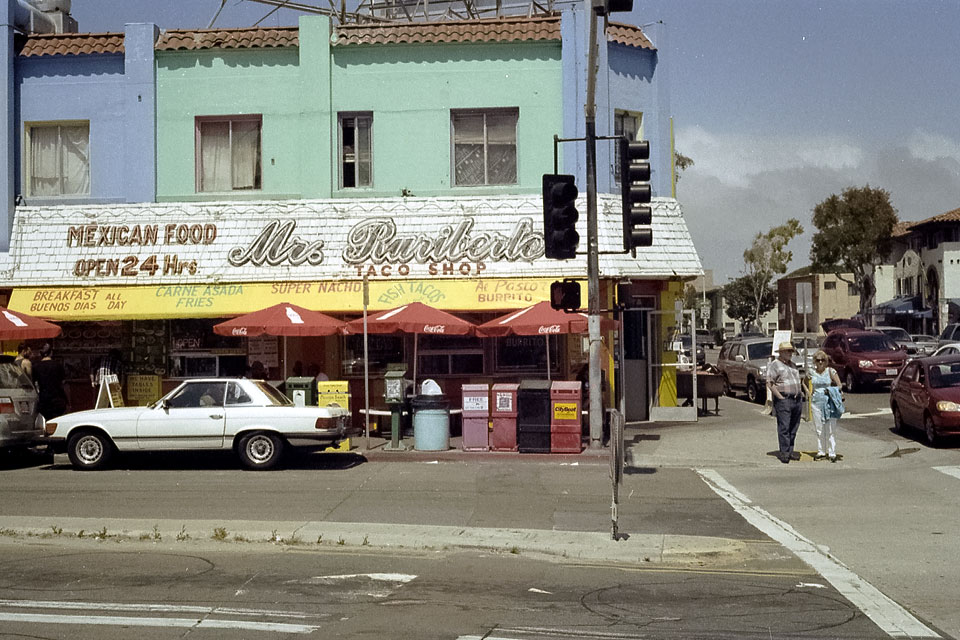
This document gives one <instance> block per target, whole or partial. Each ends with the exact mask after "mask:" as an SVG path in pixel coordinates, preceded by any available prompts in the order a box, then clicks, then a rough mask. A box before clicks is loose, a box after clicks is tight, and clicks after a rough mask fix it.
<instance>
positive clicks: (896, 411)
mask: <svg viewBox="0 0 960 640" xmlns="http://www.w3.org/2000/svg"><path fill="white" fill-rule="evenodd" d="M893 430H894V431H896V432H897V433H899V434H900V435H904V434H906V433H907V425H905V424H904V423H903V416H902V415H901V414H900V407H898V406H897V405H893Z"/></svg>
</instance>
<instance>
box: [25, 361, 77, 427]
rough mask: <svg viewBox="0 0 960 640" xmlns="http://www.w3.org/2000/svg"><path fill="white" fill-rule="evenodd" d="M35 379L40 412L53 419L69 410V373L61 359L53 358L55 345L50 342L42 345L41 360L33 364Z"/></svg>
mask: <svg viewBox="0 0 960 640" xmlns="http://www.w3.org/2000/svg"><path fill="white" fill-rule="evenodd" d="M33 379H34V381H35V382H36V384H37V393H38V394H39V396H40V414H41V415H42V416H43V417H44V419H45V420H52V419H53V418H56V417H57V416H62V415H63V414H65V413H66V412H67V407H68V406H69V404H70V402H69V398H68V397H67V389H66V379H67V374H66V372H65V371H64V370H63V365H62V364H61V363H60V361H59V360H54V359H53V347H52V346H51V345H50V343H49V342H47V343H45V344H44V345H43V346H42V347H40V362H38V363H36V364H35V365H34V366H33Z"/></svg>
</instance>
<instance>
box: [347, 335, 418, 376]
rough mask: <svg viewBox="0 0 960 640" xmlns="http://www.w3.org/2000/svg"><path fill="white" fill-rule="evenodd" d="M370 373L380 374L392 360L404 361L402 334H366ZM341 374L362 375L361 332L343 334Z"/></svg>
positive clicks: (373, 374)
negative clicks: (348, 334)
mask: <svg viewBox="0 0 960 640" xmlns="http://www.w3.org/2000/svg"><path fill="white" fill-rule="evenodd" d="M367 346H368V348H369V355H370V357H369V362H370V365H369V369H370V375H372V376H381V375H383V373H384V372H385V371H386V370H387V365H388V364H390V363H392V362H406V360H405V359H404V353H403V336H395V335H377V334H372V333H371V334H368V335H367ZM341 364H342V366H343V375H345V376H362V375H363V334H359V335H351V336H345V337H344V339H343V362H342V363H341Z"/></svg>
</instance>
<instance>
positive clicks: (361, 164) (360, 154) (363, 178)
mask: <svg viewBox="0 0 960 640" xmlns="http://www.w3.org/2000/svg"><path fill="white" fill-rule="evenodd" d="M372 156H373V154H372V153H371V141H370V118H357V186H358V187H369V186H371V185H373V167H372V165H373V157H372Z"/></svg>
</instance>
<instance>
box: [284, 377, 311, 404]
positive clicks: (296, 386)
mask: <svg viewBox="0 0 960 640" xmlns="http://www.w3.org/2000/svg"><path fill="white" fill-rule="evenodd" d="M284 390H285V391H286V394H287V397H288V398H290V399H291V400H293V404H295V405H297V406H298V407H308V406H309V407H315V406H317V387H316V385H315V384H314V381H313V378H309V377H306V376H302V377H293V378H287V381H286V383H285V385H284Z"/></svg>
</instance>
